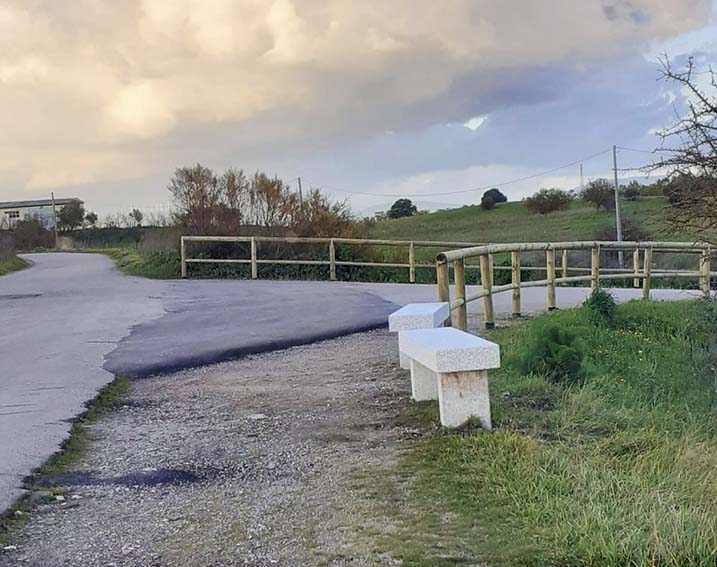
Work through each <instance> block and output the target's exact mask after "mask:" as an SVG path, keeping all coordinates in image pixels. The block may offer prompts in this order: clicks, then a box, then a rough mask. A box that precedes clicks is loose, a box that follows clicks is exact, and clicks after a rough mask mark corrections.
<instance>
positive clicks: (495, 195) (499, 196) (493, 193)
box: [483, 187, 508, 204]
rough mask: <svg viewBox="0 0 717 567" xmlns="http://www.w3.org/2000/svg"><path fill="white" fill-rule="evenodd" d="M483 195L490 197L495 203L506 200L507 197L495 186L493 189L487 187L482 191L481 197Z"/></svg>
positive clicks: (505, 201)
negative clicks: (486, 189)
mask: <svg viewBox="0 0 717 567" xmlns="http://www.w3.org/2000/svg"><path fill="white" fill-rule="evenodd" d="M485 197H490V198H491V199H493V202H494V203H496V204H498V203H507V202H508V197H506V196H505V195H503V193H501V192H500V191H499V190H498V189H496V188H495V187H494V188H493V189H488V191H486V192H485V193H483V198H485Z"/></svg>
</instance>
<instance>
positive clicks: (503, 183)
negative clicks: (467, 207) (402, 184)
mask: <svg viewBox="0 0 717 567" xmlns="http://www.w3.org/2000/svg"><path fill="white" fill-rule="evenodd" d="M611 151H612V148H608V149H606V150H603V151H601V152H598V153H596V154H592V155H589V156H587V157H584V158H581V159H577V160H575V161H571V162H570V163H566V164H564V165H559V166H558V167H553V168H551V169H547V170H545V171H541V172H539V173H533V174H531V175H526V176H524V177H518V178H516V179H511V180H509V181H502V182H500V183H491V184H489V185H485V186H482V187H472V188H470V189H460V190H458V191H445V192H442V193H415V194H410V193H368V192H365V191H348V190H346V189H339V188H338V187H332V186H331V185H320V187H321V188H323V189H330V190H332V191H337V192H339V193H347V194H349V195H366V196H369V197H441V196H443V195H459V194H461V193H471V192H472V191H485V190H487V189H492V188H493V187H505V186H506V185H513V184H514V183H520V182H521V181H529V180H531V179H535V178H537V177H543V176H545V175H549V174H551V173H555V172H556V171H560V170H561V169H566V168H568V167H573V166H575V165H578V164H580V163H582V162H585V161H588V160H591V159H594V158H596V157H600V156H602V155H605V154H607V153H609V152H611Z"/></svg>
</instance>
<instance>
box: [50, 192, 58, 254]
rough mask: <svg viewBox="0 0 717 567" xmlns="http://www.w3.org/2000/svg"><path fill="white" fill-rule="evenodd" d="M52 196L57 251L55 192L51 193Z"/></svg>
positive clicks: (53, 226) (53, 225)
mask: <svg viewBox="0 0 717 567" xmlns="http://www.w3.org/2000/svg"><path fill="white" fill-rule="evenodd" d="M50 195H51V196H52V228H53V229H54V231H55V250H57V208H56V207H55V192H54V191H53V192H52V193H50Z"/></svg>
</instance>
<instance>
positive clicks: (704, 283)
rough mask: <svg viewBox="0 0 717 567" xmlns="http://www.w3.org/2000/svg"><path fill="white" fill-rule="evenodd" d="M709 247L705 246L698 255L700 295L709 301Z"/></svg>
mask: <svg viewBox="0 0 717 567" xmlns="http://www.w3.org/2000/svg"><path fill="white" fill-rule="evenodd" d="M710 252H711V251H710V247H709V246H707V247H705V248H704V249H703V250H702V254H701V255H700V273H701V274H702V276H701V277H700V288H701V289H702V295H703V296H704V297H705V298H706V299H709V297H710V287H711V286H710Z"/></svg>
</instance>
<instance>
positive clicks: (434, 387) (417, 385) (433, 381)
mask: <svg viewBox="0 0 717 567" xmlns="http://www.w3.org/2000/svg"><path fill="white" fill-rule="evenodd" d="M411 396H412V397H413V399H414V400H416V401H417V402H422V401H425V400H437V399H438V376H437V375H436V373H435V372H433V370H430V369H428V368H426V367H425V366H423V365H422V364H421V363H419V362H416V361H415V360H413V359H411Z"/></svg>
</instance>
